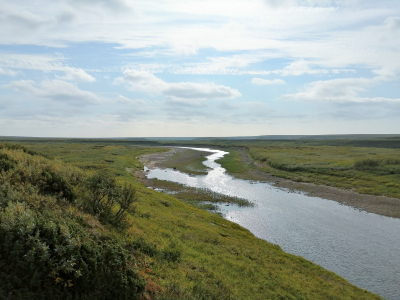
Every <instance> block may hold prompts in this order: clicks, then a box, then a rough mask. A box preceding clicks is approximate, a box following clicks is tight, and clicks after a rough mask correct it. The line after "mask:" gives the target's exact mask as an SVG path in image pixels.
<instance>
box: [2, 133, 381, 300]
mask: <svg viewBox="0 0 400 300" xmlns="http://www.w3.org/2000/svg"><path fill="white" fill-rule="evenodd" d="M28 149H29V150H28ZM154 151H164V150H158V149H156V148H150V147H143V146H136V147H133V146H131V145H129V143H126V144H117V143H113V142H112V141H109V142H105V141H101V142H93V141H86V142H84V141H45V142H43V141H40V140H38V141H35V142H32V141H31V142H29V143H26V144H24V147H20V146H16V145H10V144H5V143H1V144H0V166H1V173H0V183H1V184H0V240H1V241H2V242H1V243H0V298H1V299H380V298H379V297H378V296H376V295H374V294H371V293H369V292H367V291H365V290H362V289H360V288H357V287H355V286H353V285H351V284H350V283H348V282H347V281H345V280H344V279H343V278H341V277H339V276H337V275H335V274H334V273H332V272H329V271H327V270H324V269H323V268H321V267H319V266H317V265H315V264H313V263H311V262H308V261H306V260H305V259H303V258H300V257H296V256H293V255H290V254H287V253H284V252H283V251H282V250H281V249H280V247H279V246H277V245H272V244H270V243H268V242H266V241H263V240H260V239H257V238H256V237H254V236H253V235H252V234H251V233H250V232H249V231H248V230H246V229H244V228H242V227H240V226H238V225H237V224H235V223H232V222H230V221H227V220H225V219H223V218H221V217H220V216H218V215H216V214H211V213H209V212H207V211H204V210H200V209H198V208H196V207H194V206H192V205H190V204H188V203H184V202H183V201H180V200H179V199H177V198H176V197H174V195H166V194H163V193H159V192H156V191H153V190H151V189H148V188H146V187H145V186H144V185H143V184H141V183H139V182H137V180H136V179H135V178H134V177H133V176H132V174H131V173H129V172H127V171H126V169H127V168H130V170H133V172H134V171H135V170H141V169H142V168H143V166H142V165H141V164H140V162H139V161H138V160H137V159H136V158H137V157H138V156H140V155H143V154H146V153H150V152H154ZM40 153H43V154H40Z"/></svg>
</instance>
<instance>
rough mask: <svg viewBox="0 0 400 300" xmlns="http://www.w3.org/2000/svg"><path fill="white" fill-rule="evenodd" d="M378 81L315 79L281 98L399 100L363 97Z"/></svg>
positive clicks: (360, 101)
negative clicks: (301, 89) (361, 93)
mask: <svg viewBox="0 0 400 300" xmlns="http://www.w3.org/2000/svg"><path fill="white" fill-rule="evenodd" d="M376 83H378V79H377V78H374V79H366V78H340V79H332V80H325V81H315V82H312V83H310V84H307V85H306V86H305V87H304V90H303V91H301V92H299V93H295V94H286V95H283V96H281V99H288V100H303V101H332V102H359V103H365V102H399V101H400V99H395V98H384V97H374V98H369V97H361V96H360V95H359V93H360V92H364V91H366V90H367V89H368V88H370V87H372V86H373V85H375V84H376Z"/></svg>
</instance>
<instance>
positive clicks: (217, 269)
mask: <svg viewBox="0 0 400 300" xmlns="http://www.w3.org/2000/svg"><path fill="white" fill-rule="evenodd" d="M29 146H30V148H33V149H35V150H40V151H42V152H45V153H47V154H50V155H52V156H54V157H56V158H58V159H60V160H63V161H68V162H69V163H72V164H74V165H76V166H80V167H83V168H84V169H85V170H89V171H91V170H93V169H98V168H107V169H109V170H112V171H113V172H114V173H115V174H116V175H118V180H119V181H120V182H130V183H132V184H134V186H135V187H136V188H137V190H138V193H139V195H140V197H139V201H138V203H137V208H136V211H133V210H132V211H131V214H130V215H128V218H127V222H128V224H129V225H130V227H129V228H127V229H124V230H122V229H119V230H118V229H113V228H110V227H109V226H106V225H104V224H98V225H97V227H96V230H97V231H98V232H101V233H102V234H103V232H104V234H105V232H107V235H109V236H112V237H114V238H115V239H116V240H117V241H120V242H123V243H124V244H127V245H133V244H135V243H136V248H139V249H141V250H140V251H133V250H132V251H133V252H132V253H133V254H134V255H135V256H136V258H137V262H138V263H137V267H138V268H139V269H140V273H141V274H142V276H144V277H145V278H147V279H146V280H147V288H146V291H147V294H146V297H148V298H152V299H173V298H179V299H379V297H377V296H376V295H373V294H371V293H368V292H366V291H364V290H361V289H359V288H357V287H355V286H353V285H351V284H349V283H348V282H346V281H345V280H344V279H342V278H340V277H339V276H337V275H335V274H333V273H332V272H329V271H326V270H324V269H323V268H321V267H319V266H317V265H315V264H312V263H311V262H308V261H306V260H304V259H302V258H300V257H296V256H293V255H290V254H287V253H284V252H283V251H281V249H280V248H279V247H278V246H275V245H272V244H270V243H268V242H265V241H263V240H260V239H257V238H255V237H254V236H253V235H252V234H251V233H250V232H249V231H247V230H245V229H243V228H241V227H240V226H238V225H237V224H235V223H232V222H229V221H227V220H225V219H223V218H221V217H219V216H217V215H215V214H210V213H208V212H205V211H203V210H199V209H197V208H194V207H193V206H190V205H188V204H185V203H183V202H181V201H179V200H177V199H175V198H174V197H172V196H167V195H164V194H161V193H157V192H154V191H152V190H149V189H147V188H145V187H144V186H143V185H141V184H139V183H137V182H135V180H134V178H133V177H132V176H131V175H130V174H129V173H128V172H126V171H125V169H126V168H127V167H133V168H136V169H141V168H142V166H141V165H140V163H139V161H138V160H136V158H135V157H137V156H138V155H140V154H144V153H148V152H151V151H157V150H156V149H150V148H143V147H125V146H115V145H108V146H105V147H98V146H99V145H98V144H95V145H93V144H68V143H63V144H62V143H61V144H60V143H54V144H52V143H49V144H40V143H35V144H31V145H29ZM100 146H104V144H103V145H100ZM111 161H112V162H111ZM53 163H56V164H61V163H60V162H50V164H53ZM89 168H90V169H89ZM69 210H72V211H74V213H75V214H81V215H84V216H86V215H85V214H84V212H81V211H80V209H79V208H73V207H71V208H70V209H69ZM85 218H87V222H89V223H95V222H96V220H93V218H92V217H90V216H87V217H85ZM97 223H98V222H97ZM101 228H104V229H101ZM140 238H142V239H140Z"/></svg>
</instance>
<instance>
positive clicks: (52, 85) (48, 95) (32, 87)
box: [1, 79, 100, 105]
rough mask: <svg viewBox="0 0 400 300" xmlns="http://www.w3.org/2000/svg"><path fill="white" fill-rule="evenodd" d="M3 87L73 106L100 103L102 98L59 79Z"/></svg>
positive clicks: (21, 81) (15, 83)
mask: <svg viewBox="0 0 400 300" xmlns="http://www.w3.org/2000/svg"><path fill="white" fill-rule="evenodd" d="M1 87H2V88H5V89H11V90H14V91H17V92H20V93H24V94H27V95H29V96H36V97H39V98H44V99H50V100H53V101H59V102H63V103H70V104H73V105H85V104H90V103H96V102H99V101H100V98H99V97H98V96H96V95H95V94H93V93H91V92H88V91H83V90H80V89H79V88H78V87H77V86H76V85H75V84H72V83H70V82H65V81H62V80H58V79H55V80H44V81H42V82H41V83H40V84H39V85H38V84H35V82H34V81H33V80H19V81H12V82H11V83H9V84H6V85H3V86H1Z"/></svg>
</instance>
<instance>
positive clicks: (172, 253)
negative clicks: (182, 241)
mask: <svg viewBox="0 0 400 300" xmlns="http://www.w3.org/2000/svg"><path fill="white" fill-rule="evenodd" d="M162 258H163V259H165V260H166V261H168V262H171V263H176V262H180V261H181V252H180V251H179V250H177V249H167V250H164V251H162Z"/></svg>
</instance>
